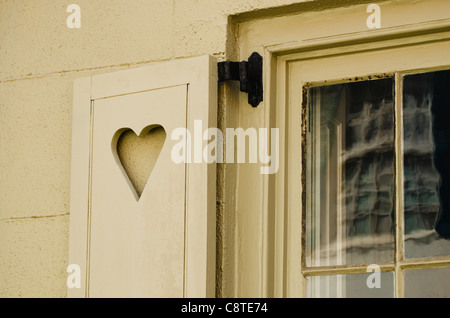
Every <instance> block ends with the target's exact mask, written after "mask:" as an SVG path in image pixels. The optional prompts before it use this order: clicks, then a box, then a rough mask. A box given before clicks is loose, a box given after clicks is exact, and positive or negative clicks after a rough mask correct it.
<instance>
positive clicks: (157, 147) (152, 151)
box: [112, 125, 167, 200]
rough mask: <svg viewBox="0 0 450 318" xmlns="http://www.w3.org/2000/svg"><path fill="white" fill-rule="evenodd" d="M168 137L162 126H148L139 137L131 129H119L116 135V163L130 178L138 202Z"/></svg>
mask: <svg viewBox="0 0 450 318" xmlns="http://www.w3.org/2000/svg"><path fill="white" fill-rule="evenodd" d="M166 136H167V134H166V131H165V129H164V128H163V127H162V126H161V125H150V126H147V127H145V128H144V129H143V130H142V131H141V133H140V134H139V136H137V135H136V133H135V132H134V131H133V130H132V129H130V128H122V129H119V130H118V131H117V132H116V133H115V134H114V137H113V140H112V148H113V152H114V154H115V156H116V161H117V162H118V164H119V165H120V166H121V168H122V169H123V171H124V172H125V174H126V177H128V181H129V184H130V186H131V187H132V188H133V189H132V190H134V193H135V195H136V196H137V198H136V199H137V200H139V198H140V197H141V195H142V193H143V192H144V189H145V186H146V184H147V181H148V179H149V177H150V175H151V173H152V170H153V167H154V166H155V164H156V161H157V160H158V157H159V154H160V153H161V149H162V148H163V146H164V143H165V141H166Z"/></svg>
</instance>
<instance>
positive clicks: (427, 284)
mask: <svg viewBox="0 0 450 318" xmlns="http://www.w3.org/2000/svg"><path fill="white" fill-rule="evenodd" d="M449 286H450V268H449V267H446V268H427V269H414V270H407V271H405V297H406V298H449V297H450V288H449Z"/></svg>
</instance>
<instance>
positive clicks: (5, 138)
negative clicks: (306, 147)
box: [0, 0, 305, 297]
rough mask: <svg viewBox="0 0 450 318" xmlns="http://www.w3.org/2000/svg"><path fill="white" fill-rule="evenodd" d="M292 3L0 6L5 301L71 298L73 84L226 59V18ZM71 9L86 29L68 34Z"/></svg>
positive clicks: (213, 0)
mask: <svg viewBox="0 0 450 318" xmlns="http://www.w3.org/2000/svg"><path fill="white" fill-rule="evenodd" d="M295 2H305V1H301V0H297V1H294V0H172V1H169V0H134V1H129V0H113V1H111V0H96V1H89V0H77V1H61V0H56V1H55V0H39V1H26V0H2V1H0V176H1V178H0V297H65V296H66V277H67V274H66V272H65V270H66V267H67V265H68V236H69V232H68V229H69V211H70V161H71V132H72V127H71V126H72V118H71V116H72V81H73V79H74V78H77V77H82V76H86V75H91V74H97V73H103V72H109V71H113V70H117V69H123V68H128V67H137V66H140V65H144V64H147V63H152V62H157V61H162V60H167V59H175V58H182V57H188V56H197V55H203V54H210V55H216V56H218V57H223V56H224V54H225V52H226V47H227V31H228V26H227V22H228V16H229V15H233V14H237V13H241V12H250V11H254V10H258V9H262V8H269V7H274V6H281V5H286V4H291V3H295ZM71 3H76V4H78V5H79V6H80V7H81V29H69V28H67V26H66V19H67V17H68V15H69V13H67V12H66V8H67V6H68V5H69V4H71ZM219 113H220V114H222V115H221V116H223V112H219ZM220 124H221V125H223V122H220ZM219 174H223V168H220V169H219ZM218 183H219V190H218V193H219V196H224V195H225V193H226V189H224V184H225V180H224V177H223V175H221V176H219V182H218ZM221 204H222V203H221V200H219V202H218V211H219V213H220V211H222V209H221ZM223 220H224V217H219V222H223ZM219 227H220V228H221V229H222V231H223V228H222V227H221V226H219ZM219 253H220V254H221V253H222V252H221V251H219ZM224 266H226V262H225V263H224ZM219 268H220V270H221V266H219ZM219 276H220V279H222V280H223V279H224V278H223V277H222V276H221V273H219ZM218 294H220V295H222V292H219V293H218Z"/></svg>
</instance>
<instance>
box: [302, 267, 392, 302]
mask: <svg viewBox="0 0 450 318" xmlns="http://www.w3.org/2000/svg"><path fill="white" fill-rule="evenodd" d="M374 274H375V275H379V276H378V277H374V276H370V275H374ZM378 279H379V282H378V281H377V280H378ZM368 280H369V284H367V281H368ZM377 287H379V288H377ZM306 296H307V297H308V298H393V297H394V273H391V272H379V273H367V274H348V275H331V276H310V277H307V278H306Z"/></svg>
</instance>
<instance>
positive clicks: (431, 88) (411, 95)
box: [403, 71, 450, 258]
mask: <svg viewBox="0 0 450 318" xmlns="http://www.w3.org/2000/svg"><path fill="white" fill-rule="evenodd" d="M403 86H404V90H403V128H404V189H403V194H404V219H405V256H406V257H408V258H411V257H427V256H441V255H450V242H449V241H448V240H446V239H445V238H444V237H448V236H449V235H450V165H449V162H450V89H449V87H450V71H440V72H432V73H425V74H415V75H409V76H405V77H404V81H403Z"/></svg>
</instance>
